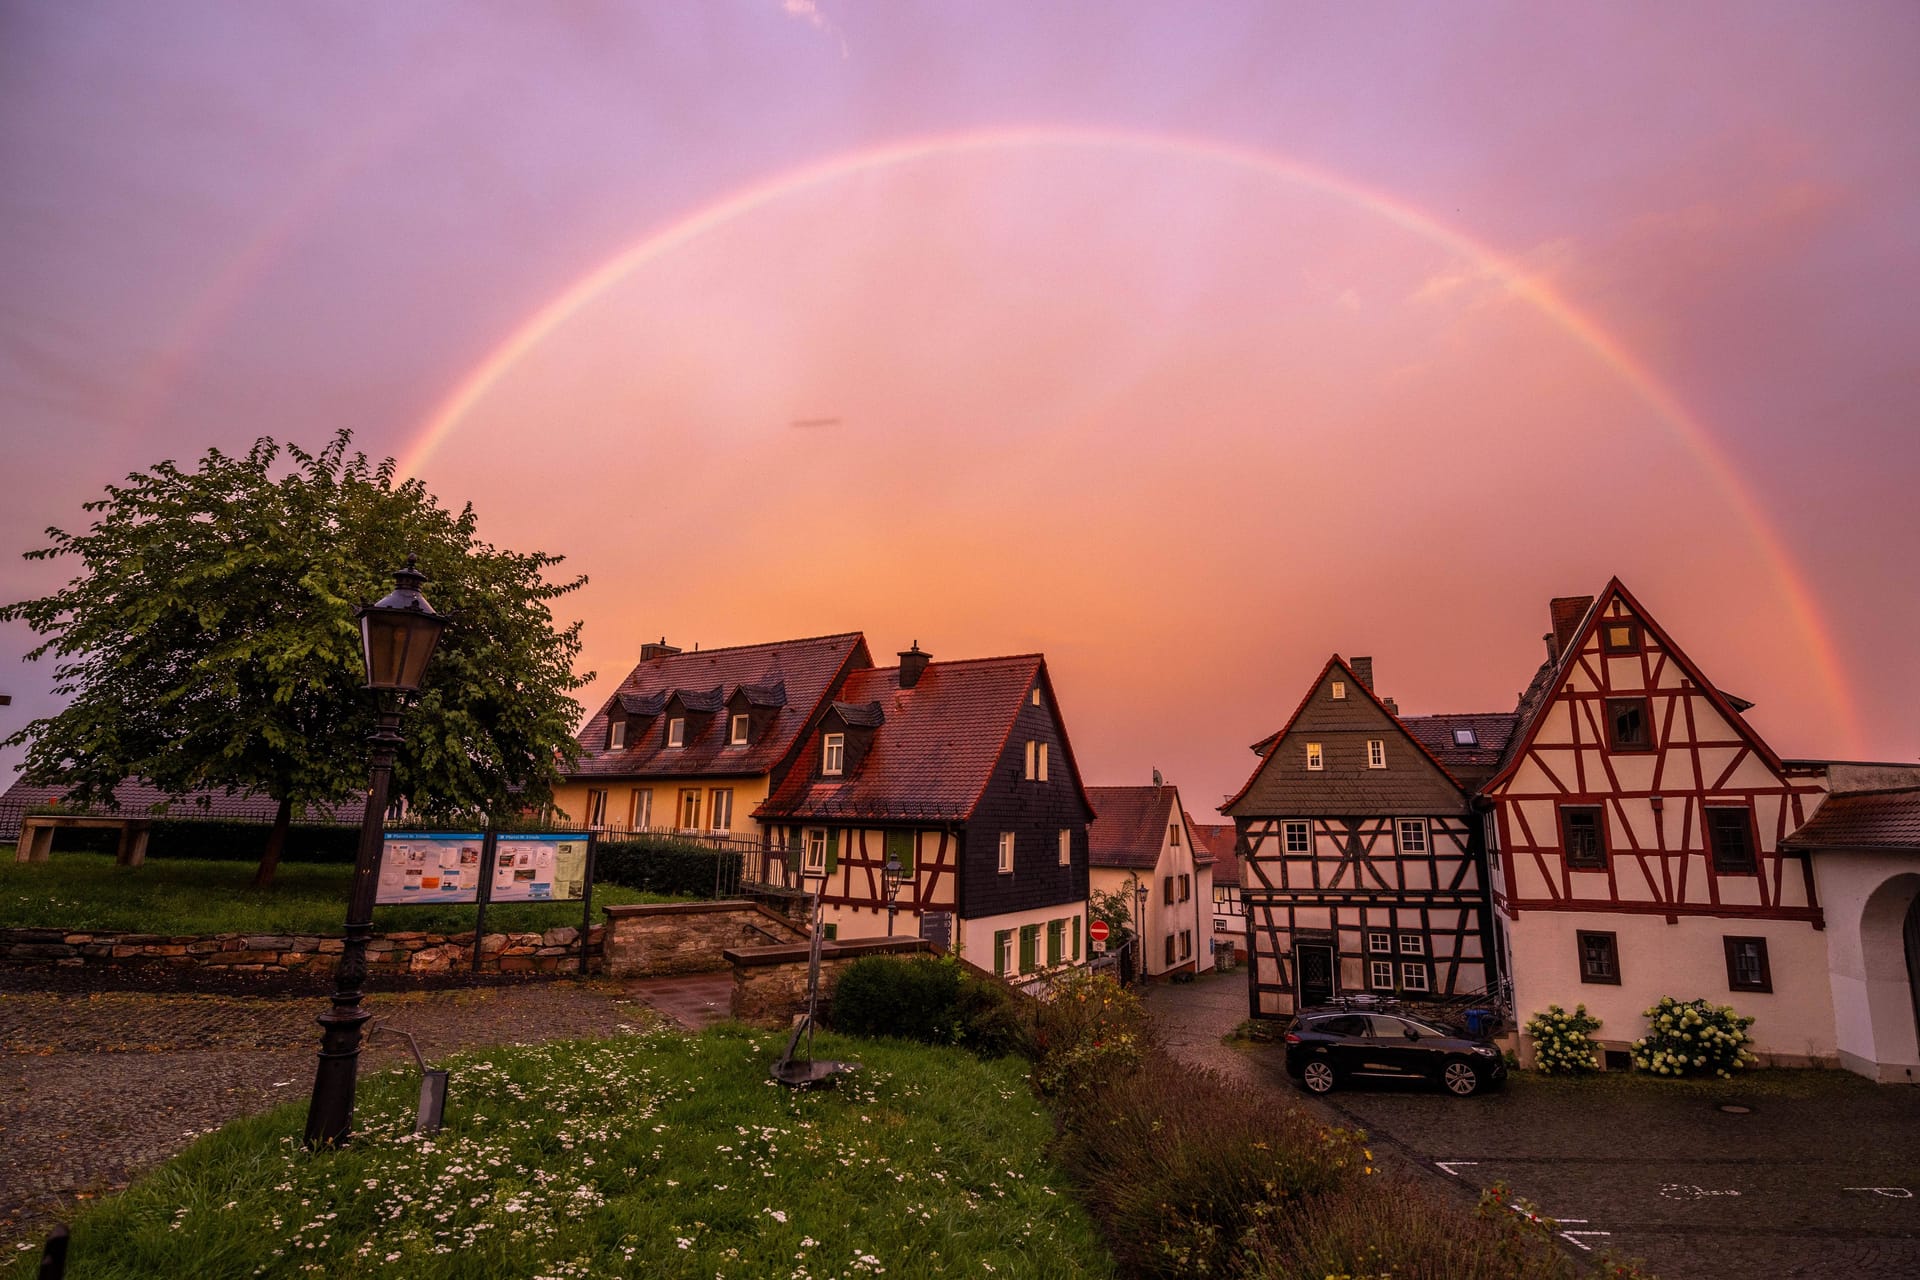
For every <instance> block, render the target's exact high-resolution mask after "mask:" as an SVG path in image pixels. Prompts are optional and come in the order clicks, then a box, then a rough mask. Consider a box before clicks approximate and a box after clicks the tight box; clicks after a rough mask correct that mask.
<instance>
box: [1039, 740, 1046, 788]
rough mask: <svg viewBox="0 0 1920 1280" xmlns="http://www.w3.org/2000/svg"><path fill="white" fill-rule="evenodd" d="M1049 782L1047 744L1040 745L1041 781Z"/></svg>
mask: <svg viewBox="0 0 1920 1280" xmlns="http://www.w3.org/2000/svg"><path fill="white" fill-rule="evenodd" d="M1046 780H1047V744H1046V743H1044V742H1043V743H1041V744H1040V781H1042V782H1045V781H1046Z"/></svg>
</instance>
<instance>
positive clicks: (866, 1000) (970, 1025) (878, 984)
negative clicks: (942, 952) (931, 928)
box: [832, 955, 1028, 1058]
mask: <svg viewBox="0 0 1920 1280" xmlns="http://www.w3.org/2000/svg"><path fill="white" fill-rule="evenodd" d="M1017 999H1018V998H1017V997H1016V996H1015V995H1014V994H1013V992H1012V991H1010V990H1008V988H1007V987H1006V985H1005V984H1004V983H1001V982H998V981H995V980H994V979H991V978H986V977H982V976H980V975H979V974H976V973H973V972H971V971H969V970H967V969H965V968H963V967H961V965H960V964H959V963H958V962H957V961H955V960H952V959H949V958H947V957H944V956H933V955H917V956H908V957H901V956H884V955H881V956H862V957H861V958H860V959H858V960H855V961H854V962H853V963H851V964H849V965H848V966H847V967H846V970H845V972H843V973H842V974H841V975H840V981H839V984H838V985H837V986H835V987H834V991H833V1011H832V1022H833V1028H834V1030H836V1031H842V1032H846V1033H849V1034H851V1035H858V1036H893V1037H896V1038H898V1039H902V1040H917V1041H920V1042H921V1043H923V1044H943V1045H947V1044H957V1045H960V1046H962V1047H964V1048H967V1049H971V1050H972V1051H973V1052H975V1053H977V1054H979V1055H981V1056H982V1057H987V1058H998V1057H1004V1056H1006V1055H1008V1054H1011V1053H1021V1052H1024V1051H1025V1050H1026V1048H1027V1046H1028V1033H1027V1026H1026V1023H1025V1021H1024V1020H1023V1019H1022V1018H1021V1016H1020V1011H1019V1008H1018V1005H1017Z"/></svg>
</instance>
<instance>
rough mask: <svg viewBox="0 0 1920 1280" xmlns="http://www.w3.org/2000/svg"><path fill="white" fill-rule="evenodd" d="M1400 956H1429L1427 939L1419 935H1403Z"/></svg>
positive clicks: (1401, 936)
mask: <svg viewBox="0 0 1920 1280" xmlns="http://www.w3.org/2000/svg"><path fill="white" fill-rule="evenodd" d="M1400 954H1401V955H1403V956H1423V955H1425V954H1427V940H1426V937H1425V936H1424V935H1422V934H1418V933H1403V934H1401V935H1400Z"/></svg>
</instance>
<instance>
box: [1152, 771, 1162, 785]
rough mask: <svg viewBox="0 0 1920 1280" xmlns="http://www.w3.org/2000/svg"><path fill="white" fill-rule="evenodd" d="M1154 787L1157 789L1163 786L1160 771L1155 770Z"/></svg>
mask: <svg viewBox="0 0 1920 1280" xmlns="http://www.w3.org/2000/svg"><path fill="white" fill-rule="evenodd" d="M1153 785H1154V786H1156V787H1158V786H1161V785H1163V784H1162V782H1161V778H1160V771H1159V770H1158V769H1155V770H1154V771H1153Z"/></svg>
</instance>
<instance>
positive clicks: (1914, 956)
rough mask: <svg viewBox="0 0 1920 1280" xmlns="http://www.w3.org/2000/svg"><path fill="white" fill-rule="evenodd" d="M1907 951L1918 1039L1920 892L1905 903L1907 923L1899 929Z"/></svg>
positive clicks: (1909, 988) (1919, 1023)
mask: <svg viewBox="0 0 1920 1280" xmlns="http://www.w3.org/2000/svg"><path fill="white" fill-rule="evenodd" d="M1901 935H1902V937H1901V940H1902V941H1903V942H1904V943H1905V944H1906V952H1907V994H1908V995H1909V996H1911V997H1912V999H1913V1026H1914V1035H1915V1037H1916V1039H1920V893H1916V894H1915V895H1914V896H1913V901H1912V902H1909V903H1908V904H1907V923H1906V927H1905V928H1904V929H1902V930H1901Z"/></svg>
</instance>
